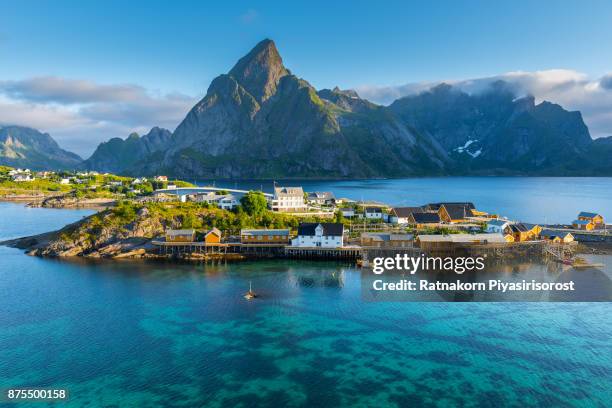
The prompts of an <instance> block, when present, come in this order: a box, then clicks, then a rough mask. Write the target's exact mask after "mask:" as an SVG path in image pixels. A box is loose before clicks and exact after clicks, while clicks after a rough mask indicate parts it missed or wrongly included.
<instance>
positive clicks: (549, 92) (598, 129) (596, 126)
mask: <svg viewBox="0 0 612 408" xmlns="http://www.w3.org/2000/svg"><path fill="white" fill-rule="evenodd" d="M498 80H504V81H506V82H508V83H509V84H510V85H511V86H512V87H513V88H514V89H515V92H516V93H517V95H519V96H522V95H527V94H530V95H533V96H534V97H535V98H536V101H538V102H540V101H543V100H546V101H550V102H554V103H557V104H559V105H561V106H563V107H564V108H565V109H568V110H578V111H580V112H582V115H583V117H584V121H585V123H586V124H587V126H588V127H589V130H590V132H591V135H592V136H593V137H600V136H610V135H612V74H608V75H605V76H603V77H602V78H595V79H594V78H589V77H588V76H587V75H586V74H583V73H580V72H577V71H572V70H567V69H551V70H545V71H534V72H526V71H516V72H508V73H505V74H501V75H496V76H492V77H486V78H476V79H466V80H447V81H440V82H428V83H412V84H406V85H400V86H382V87H377V86H362V87H357V88H356V91H357V92H358V93H359V95H360V96H362V97H363V98H366V99H369V100H371V101H373V102H377V103H382V104H389V103H391V102H393V101H394V100H395V99H397V98H400V97H402V96H408V95H414V94H417V93H419V92H423V91H424V90H427V89H429V88H431V87H432V86H435V85H438V84H439V83H441V82H446V83H448V84H451V85H453V86H456V87H458V88H460V89H462V90H463V91H465V92H468V93H477V92H480V91H482V90H483V89H485V88H487V87H488V86H490V84H491V83H492V82H495V81H498Z"/></svg>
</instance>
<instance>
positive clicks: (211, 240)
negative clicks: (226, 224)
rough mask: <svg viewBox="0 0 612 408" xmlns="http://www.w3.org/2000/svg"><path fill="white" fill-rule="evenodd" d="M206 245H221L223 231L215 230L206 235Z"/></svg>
mask: <svg viewBox="0 0 612 408" xmlns="http://www.w3.org/2000/svg"><path fill="white" fill-rule="evenodd" d="M204 242H205V243H206V245H216V244H220V243H221V231H219V229H218V228H213V229H211V230H210V231H208V232H207V233H206V234H205V235H204Z"/></svg>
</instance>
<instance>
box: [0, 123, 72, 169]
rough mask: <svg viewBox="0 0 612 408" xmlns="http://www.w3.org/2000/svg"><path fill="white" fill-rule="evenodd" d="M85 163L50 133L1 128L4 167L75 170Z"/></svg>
mask: <svg viewBox="0 0 612 408" xmlns="http://www.w3.org/2000/svg"><path fill="white" fill-rule="evenodd" d="M81 161H82V159H81V158H80V157H79V156H78V155H76V154H74V153H71V152H68V151H66V150H63V149H62V148H60V147H59V145H58V144H57V142H56V141H55V140H53V138H51V136H49V134H47V133H41V132H39V131H38V130H35V129H31V128H28V127H22V126H4V127H0V165H6V166H12V167H26V168H30V169H32V170H47V169H54V170H59V169H73V168H75V167H77V165H78V164H79V163H80V162H81Z"/></svg>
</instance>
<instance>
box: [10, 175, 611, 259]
mask: <svg viewBox="0 0 612 408" xmlns="http://www.w3.org/2000/svg"><path fill="white" fill-rule="evenodd" d="M0 197H1V199H2V200H8V201H21V202H24V203H27V205H30V206H40V207H48V208H92V209H95V210H97V212H96V213H95V214H93V215H91V216H89V217H86V218H84V219H83V220H80V221H78V222H75V223H73V224H70V225H67V226H65V227H64V228H62V229H60V230H58V231H51V232H47V233H43V234H40V235H36V236H31V237H23V238H19V239H14V240H10V241H6V242H4V243H3V244H4V245H9V246H13V247H17V248H21V249H24V250H26V251H27V253H28V254H30V255H36V256H44V257H86V258H115V259H116V258H151V259H168V258H171V259H190V260H194V259H195V260H209V259H227V260H237V259H244V258H262V257H265V258H270V257H290V258H307V259H313V258H324V259H343V260H351V261H357V262H358V263H359V264H361V265H367V264H368V259H369V258H371V257H372V256H374V255H373V254H380V253H381V251H382V252H385V253H387V254H388V253H395V252H404V253H406V252H409V253H413V254H415V255H418V254H419V253H425V252H426V253H440V254H448V255H451V256H452V255H454V256H461V255H466V254H470V255H475V254H487V255H489V256H492V257H502V258H503V257H513V256H547V257H552V258H553V259H555V260H557V261H559V262H573V258H574V256H575V254H576V253H579V252H584V251H587V252H589V251H591V252H592V251H593V250H594V248H598V250H600V249H601V248H602V245H603V247H604V248H605V246H606V244H609V243H610V241H611V239H610V238H611V237H610V235H608V234H607V228H606V224H605V221H604V219H603V217H602V216H601V215H600V214H597V213H594V212H581V213H580V214H578V216H577V217H576V220H574V221H572V223H571V224H567V225H539V224H527V223H523V222H517V221H512V220H507V219H504V218H501V217H499V216H498V215H496V214H490V213H488V212H484V211H480V210H478V209H477V208H476V206H475V205H474V204H473V203H471V202H439V203H428V204H424V205H422V206H418V207H391V206H389V205H387V204H385V203H382V202H372V201H370V202H363V201H355V200H351V199H348V198H336V197H335V195H334V193H333V192H310V193H306V192H304V191H303V189H302V187H281V186H275V188H274V193H273V194H270V193H264V192H262V191H244V190H237V189H231V191H229V190H226V189H222V188H217V187H214V186H196V185H194V184H191V183H188V182H185V181H181V180H168V177H166V176H162V175H158V176H155V177H149V178H147V177H124V176H118V175H114V174H109V173H104V174H100V173H97V172H92V171H88V172H85V171H80V172H79V171H77V172H68V171H62V172H52V171H40V172H33V171H30V170H27V169H14V168H10V167H1V168H0ZM579 243H580V244H579ZM585 245H588V247H587V246H585Z"/></svg>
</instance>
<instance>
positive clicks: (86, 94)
mask: <svg viewBox="0 0 612 408" xmlns="http://www.w3.org/2000/svg"><path fill="white" fill-rule="evenodd" d="M196 102H197V100H196V98H194V97H191V96H187V95H183V94H179V93H171V94H165V95H160V94H155V93H153V92H151V91H148V90H147V89H145V88H143V87H141V86H138V85H133V84H121V85H102V84H97V83H95V82H92V81H86V80H74V79H65V78H59V77H40V78H31V79H26V80H21V81H0V124H16V125H22V126H29V127H33V128H36V129H39V130H41V131H44V132H48V133H49V134H51V136H52V137H53V138H55V139H56V140H57V141H58V143H60V145H61V146H62V147H64V148H66V149H68V150H73V151H75V152H76V153H78V154H81V155H82V156H84V157H87V156H89V155H90V154H91V152H92V151H93V150H94V149H95V147H96V146H97V145H98V143H100V142H102V141H105V140H108V139H110V138H111V137H126V136H127V135H128V134H129V133H131V132H134V131H136V132H139V133H141V134H142V133H146V132H147V131H148V130H149V129H150V128H151V127H153V126H160V127H165V128H168V129H170V130H171V131H172V130H174V128H175V127H176V126H177V125H178V123H179V122H180V121H181V120H182V119H183V118H184V117H185V115H186V114H187V112H188V111H189V109H190V108H191V107H192V106H193V105H194V104H195V103H196Z"/></svg>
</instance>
